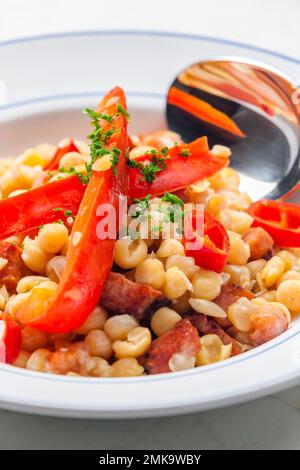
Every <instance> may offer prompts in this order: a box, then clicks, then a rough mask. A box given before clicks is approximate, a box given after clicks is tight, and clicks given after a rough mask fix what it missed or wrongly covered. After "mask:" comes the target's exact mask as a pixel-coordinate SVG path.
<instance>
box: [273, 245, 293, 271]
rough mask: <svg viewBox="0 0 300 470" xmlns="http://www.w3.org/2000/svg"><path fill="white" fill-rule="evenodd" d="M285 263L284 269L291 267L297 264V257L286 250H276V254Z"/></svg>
mask: <svg viewBox="0 0 300 470" xmlns="http://www.w3.org/2000/svg"><path fill="white" fill-rule="evenodd" d="M276 256H278V257H279V258H280V259H281V260H282V261H283V262H284V264H285V270H286V271H287V270H289V269H292V267H293V266H296V265H297V264H298V259H297V257H296V256H295V255H294V254H293V253H291V252H290V251H288V250H281V251H278V253H277V255H276Z"/></svg>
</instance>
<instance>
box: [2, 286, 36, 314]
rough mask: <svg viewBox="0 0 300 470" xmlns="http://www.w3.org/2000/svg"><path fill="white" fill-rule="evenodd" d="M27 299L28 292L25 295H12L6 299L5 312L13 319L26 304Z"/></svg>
mask: <svg viewBox="0 0 300 470" xmlns="http://www.w3.org/2000/svg"><path fill="white" fill-rule="evenodd" d="M29 297H30V292H27V293H26V294H17V295H12V296H11V297H10V298H9V299H8V302H7V304H6V306H5V311H6V312H7V313H8V314H9V315H11V316H12V317H15V314H16V312H17V311H18V310H19V309H20V308H22V306H23V305H26V304H28V299H29Z"/></svg>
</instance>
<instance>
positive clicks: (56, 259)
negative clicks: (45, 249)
mask: <svg viewBox="0 0 300 470" xmlns="http://www.w3.org/2000/svg"><path fill="white" fill-rule="evenodd" d="M66 264H67V258H66V256H62V255H58V256H53V258H51V259H50V261H48V263H47V265H46V274H47V276H48V278H49V279H50V280H51V281H54V282H59V281H60V278H61V276H62V273H63V270H64V269H65V266H66Z"/></svg>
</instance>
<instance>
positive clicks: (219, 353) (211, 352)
mask: <svg viewBox="0 0 300 470" xmlns="http://www.w3.org/2000/svg"><path fill="white" fill-rule="evenodd" d="M200 343H201V349H200V351H199V352H198V353H197V356H196V365H197V366H204V365H208V364H212V363H214V362H218V361H222V360H224V359H227V358H229V357H230V355H231V350H232V345H231V344H226V345H225V344H223V343H222V341H221V340H220V338H219V336H217V335H214V334H208V335H204V336H202V337H201V338H200Z"/></svg>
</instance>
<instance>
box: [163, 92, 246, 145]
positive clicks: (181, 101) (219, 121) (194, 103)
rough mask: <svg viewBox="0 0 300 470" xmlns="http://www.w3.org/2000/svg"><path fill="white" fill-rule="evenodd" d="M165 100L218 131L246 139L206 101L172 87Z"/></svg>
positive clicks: (225, 117)
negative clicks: (218, 129)
mask: <svg viewBox="0 0 300 470" xmlns="http://www.w3.org/2000/svg"><path fill="white" fill-rule="evenodd" d="M167 100H168V104H170V105H173V106H176V107H178V108H180V109H182V110H183V111H186V112H187V113H190V114H192V115H193V116H195V117H196V118H197V119H200V120H202V121H205V122H207V123H209V124H212V125H214V126H216V127H219V128H220V129H224V130H225V131H227V132H230V133H231V134H234V135H236V136H238V137H241V138H244V137H246V135H245V134H244V133H243V132H242V131H241V130H240V128H239V127H238V125H237V124H236V123H235V122H234V121H233V120H232V119H231V118H230V117H228V116H227V115H226V114H225V113H223V112H222V111H219V110H218V109H216V108H214V107H213V106H212V105H210V104H209V103H207V102H206V101H204V100H201V99H200V98H197V97H196V96H193V95H191V94H189V93H186V92H185V91H183V90H180V89H179V88H176V87H172V88H171V90H170V91H169V94H168V98H167Z"/></svg>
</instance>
